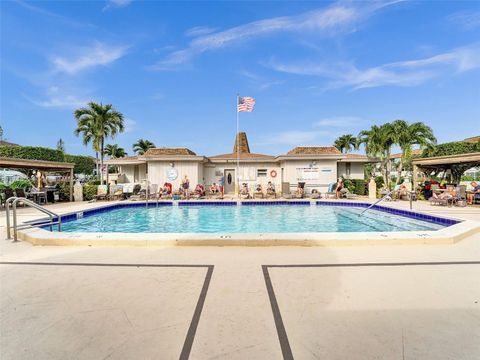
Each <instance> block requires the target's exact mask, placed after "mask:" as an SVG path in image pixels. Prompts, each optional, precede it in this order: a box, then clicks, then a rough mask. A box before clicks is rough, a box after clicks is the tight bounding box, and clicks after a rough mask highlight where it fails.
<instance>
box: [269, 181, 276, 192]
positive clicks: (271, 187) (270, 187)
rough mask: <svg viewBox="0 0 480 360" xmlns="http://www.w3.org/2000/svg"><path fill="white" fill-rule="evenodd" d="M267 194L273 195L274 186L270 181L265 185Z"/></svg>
mask: <svg viewBox="0 0 480 360" xmlns="http://www.w3.org/2000/svg"><path fill="white" fill-rule="evenodd" d="M267 194H268V195H275V185H273V183H272V182H271V181H269V182H268V184H267Z"/></svg>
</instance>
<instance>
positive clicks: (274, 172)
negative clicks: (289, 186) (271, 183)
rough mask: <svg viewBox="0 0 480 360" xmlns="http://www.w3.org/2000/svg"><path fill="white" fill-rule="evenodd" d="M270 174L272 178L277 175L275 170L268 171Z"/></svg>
mask: <svg viewBox="0 0 480 360" xmlns="http://www.w3.org/2000/svg"><path fill="white" fill-rule="evenodd" d="M270 176H271V177H272V178H274V177H277V172H276V171H275V170H272V171H270Z"/></svg>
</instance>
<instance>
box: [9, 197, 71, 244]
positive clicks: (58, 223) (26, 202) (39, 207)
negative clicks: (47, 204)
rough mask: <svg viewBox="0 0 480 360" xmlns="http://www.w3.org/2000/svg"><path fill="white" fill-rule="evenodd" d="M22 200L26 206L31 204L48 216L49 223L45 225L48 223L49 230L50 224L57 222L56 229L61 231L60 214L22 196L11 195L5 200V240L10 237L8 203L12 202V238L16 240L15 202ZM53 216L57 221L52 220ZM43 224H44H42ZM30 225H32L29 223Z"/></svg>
mask: <svg viewBox="0 0 480 360" xmlns="http://www.w3.org/2000/svg"><path fill="white" fill-rule="evenodd" d="M18 202H22V203H24V204H27V205H28V206H31V207H33V208H35V209H37V210H39V211H41V212H43V213H44V214H47V215H48V216H49V218H50V221H49V223H47V224H46V225H50V231H51V230H52V225H55V224H57V225H58V231H62V218H61V216H60V215H58V214H56V213H54V212H53V211H50V210H47V209H45V208H44V207H43V206H41V205H39V204H37V203H35V202H33V201H31V200H28V199H26V198H24V197H17V196H13V197H11V198H8V199H7V200H6V202H5V209H6V217H7V240H9V239H11V233H10V203H12V207H13V240H14V241H17V230H18V226H17V203H18ZM54 217H56V218H57V219H58V221H54ZM43 225H45V224H43ZM29 226H32V225H29Z"/></svg>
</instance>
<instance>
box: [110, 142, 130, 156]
mask: <svg viewBox="0 0 480 360" xmlns="http://www.w3.org/2000/svg"><path fill="white" fill-rule="evenodd" d="M105 155H107V156H110V158H112V159H117V158H122V157H125V156H127V153H126V152H125V149H124V148H122V147H120V146H118V145H117V144H107V145H106V146H105Z"/></svg>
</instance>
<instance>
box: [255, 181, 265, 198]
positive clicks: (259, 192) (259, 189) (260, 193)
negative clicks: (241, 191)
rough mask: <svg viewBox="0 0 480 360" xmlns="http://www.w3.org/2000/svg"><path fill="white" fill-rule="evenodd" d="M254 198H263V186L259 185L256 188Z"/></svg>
mask: <svg viewBox="0 0 480 360" xmlns="http://www.w3.org/2000/svg"><path fill="white" fill-rule="evenodd" d="M253 197H259V198H263V189H262V185H261V184H257V187H256V188H255V194H253Z"/></svg>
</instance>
